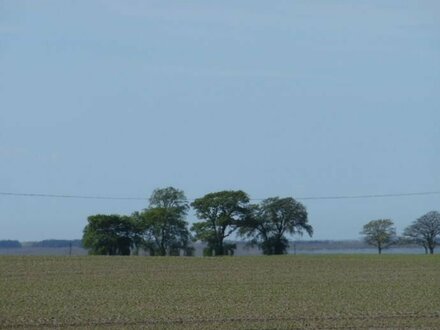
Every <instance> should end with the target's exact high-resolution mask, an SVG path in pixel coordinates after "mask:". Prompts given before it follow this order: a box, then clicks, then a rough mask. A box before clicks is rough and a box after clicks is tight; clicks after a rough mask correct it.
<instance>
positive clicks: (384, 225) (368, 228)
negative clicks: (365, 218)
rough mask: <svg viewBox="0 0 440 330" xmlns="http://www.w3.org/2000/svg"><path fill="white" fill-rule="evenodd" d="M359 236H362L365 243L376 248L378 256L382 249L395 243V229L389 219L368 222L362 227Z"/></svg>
mask: <svg viewBox="0 0 440 330" xmlns="http://www.w3.org/2000/svg"><path fill="white" fill-rule="evenodd" d="M361 235H364V239H365V242H366V243H368V244H370V245H372V246H375V247H377V251H378V253H379V254H381V253H382V249H384V248H387V247H389V246H391V245H393V244H396V242H397V237H396V228H395V227H394V223H393V221H391V220H390V219H379V220H372V221H370V222H369V223H367V224H366V225H365V226H364V228H363V230H362V231H361Z"/></svg>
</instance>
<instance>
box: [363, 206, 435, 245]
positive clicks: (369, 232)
mask: <svg viewBox="0 0 440 330" xmlns="http://www.w3.org/2000/svg"><path fill="white" fill-rule="evenodd" d="M361 234H362V235H364V238H365V241H366V242H367V243H368V244H370V245H373V246H375V247H377V250H378V253H379V254H381V253H382V250H383V249H385V248H387V247H390V246H391V245H399V244H408V243H413V244H417V245H421V246H422V247H423V248H424V249H425V253H426V254H428V253H430V254H433V253H434V249H435V247H436V246H437V244H438V243H439V240H440V213H439V212H437V211H431V212H428V213H426V214H425V215H423V216H421V217H420V218H418V219H417V220H415V221H414V222H413V223H412V224H411V225H409V226H408V227H406V228H405V230H404V231H403V235H402V236H401V237H398V236H397V234H396V228H395V226H394V223H393V221H392V220H390V219H379V220H373V221H370V222H369V223H367V224H366V225H365V226H364V227H363V230H362V231H361Z"/></svg>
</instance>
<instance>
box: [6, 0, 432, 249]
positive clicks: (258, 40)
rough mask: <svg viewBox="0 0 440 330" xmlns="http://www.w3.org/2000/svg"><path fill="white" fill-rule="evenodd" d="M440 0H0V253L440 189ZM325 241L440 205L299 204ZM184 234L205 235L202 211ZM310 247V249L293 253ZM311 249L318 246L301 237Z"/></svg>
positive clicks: (421, 199)
mask: <svg viewBox="0 0 440 330" xmlns="http://www.w3.org/2000/svg"><path fill="white" fill-rule="evenodd" d="M439 12H440V2H439V1H437V0H432V1H429V0H426V1H402V0H387V1H383V0H377V1H374V0H373V1H358V0H344V1H338V0H335V1H327V0H315V1H309V0H307V1H306V0H304V1H291V0H288V1H281V0H280V1H261V0H253V1H237V0H234V1H216V2H214V1H193V0H189V1H177V0H175V1H140V0H139V1H138V0H132V1H114V0H105V1H104V0H103V1H98V0H83V1H57V0H54V1H15V0H9V1H8V0H0V192H6V193H39V194H70V195H92V196H109V197H114V196H119V197H145V199H144V200H142V199H141V200H91V199H67V198H66V199H63V198H42V197H19V196H7V195H0V239H18V240H20V241H32V240H42V239H50V238H59V239H74V238H81V236H82V230H83V228H84V226H85V225H86V223H87V217H88V216H89V215H92V214H98V213H104V214H112V213H118V214H130V213H132V212H134V211H139V210H142V209H143V208H145V207H147V198H148V197H149V196H150V194H151V193H152V191H153V190H154V189H155V188H163V187H167V186H174V187H176V188H179V189H182V190H184V191H185V194H186V196H187V197H188V198H189V199H194V198H198V197H202V196H203V195H205V194H206V193H209V192H215V191H220V190H235V189H241V190H244V191H245V192H247V193H248V194H249V195H250V197H251V198H253V199H260V198H267V197H273V196H280V197H288V196H291V197H294V198H301V197H310V196H311V197H319V196H339V195H369V194H393V193H409V192H430V191H440V172H439V171H440V152H439V151H440V150H439V147H440V143H439V142H440V125H439V124H440V91H439V89H440V20H438V13H439ZM301 201H302V202H303V204H304V205H305V206H306V207H307V210H308V214H309V222H310V224H311V225H312V226H313V227H314V231H315V232H314V236H313V239H357V238H359V237H360V235H359V232H360V231H361V229H362V226H363V225H364V224H365V223H367V222H368V221H370V220H374V219H380V218H390V219H392V220H393V221H394V223H395V224H396V227H397V230H398V232H401V231H402V230H403V229H404V227H406V226H407V225H409V224H410V223H411V222H412V221H414V220H415V219H417V218H418V217H420V216H422V215H423V214H425V213H427V212H428V211H431V210H440V195H438V194H437V195H424V196H406V197H402V196H401V197H388V198H368V199H338V200H322V199H317V200H301ZM188 221H189V222H190V223H192V222H194V221H196V219H195V217H194V215H193V214H190V215H189V217H188ZM298 239H299V238H298ZM301 239H303V240H305V239H307V238H306V237H303V238H301Z"/></svg>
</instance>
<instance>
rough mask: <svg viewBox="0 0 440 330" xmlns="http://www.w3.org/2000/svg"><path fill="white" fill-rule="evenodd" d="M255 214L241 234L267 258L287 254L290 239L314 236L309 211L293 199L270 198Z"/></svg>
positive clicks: (257, 207)
mask: <svg viewBox="0 0 440 330" xmlns="http://www.w3.org/2000/svg"><path fill="white" fill-rule="evenodd" d="M252 211H253V212H252V215H251V216H248V217H247V218H246V219H245V221H244V222H243V224H242V226H241V228H240V234H241V235H242V236H244V237H248V238H252V240H251V243H255V244H257V245H258V246H259V247H260V248H261V249H262V251H263V253H264V254H267V255H270V254H284V253H287V249H288V247H289V241H288V238H287V237H286V235H293V234H299V235H303V233H304V232H306V233H307V234H308V235H309V236H312V235H313V228H312V226H311V225H310V224H309V223H308V218H307V210H306V208H305V207H304V205H302V204H301V203H300V202H297V201H296V200H295V199H293V198H291V197H287V198H279V197H272V198H267V199H265V200H263V201H262V202H261V204H260V205H254V206H253V207H252Z"/></svg>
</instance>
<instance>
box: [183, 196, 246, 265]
mask: <svg viewBox="0 0 440 330" xmlns="http://www.w3.org/2000/svg"><path fill="white" fill-rule="evenodd" d="M248 205H249V197H248V195H247V194H246V193H245V192H243V191H241V190H238V191H220V192H215V193H210V194H207V195H205V196H204V197H202V198H198V199H196V200H195V201H194V202H193V203H192V204H191V206H192V207H193V208H194V209H195V210H196V215H197V217H198V218H199V219H200V220H202V221H200V222H196V223H194V225H193V226H192V227H191V230H193V231H194V232H195V238H196V239H198V240H201V241H203V242H205V243H207V244H208V246H207V248H206V249H205V251H204V255H215V256H222V255H226V254H233V250H234V249H235V246H233V245H232V246H231V245H225V244H224V240H225V238H227V237H228V236H230V235H231V234H232V233H233V232H234V231H235V230H237V228H238V227H239V226H240V223H241V222H243V220H244V219H245V218H246V217H247V216H248V214H249V209H248Z"/></svg>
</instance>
